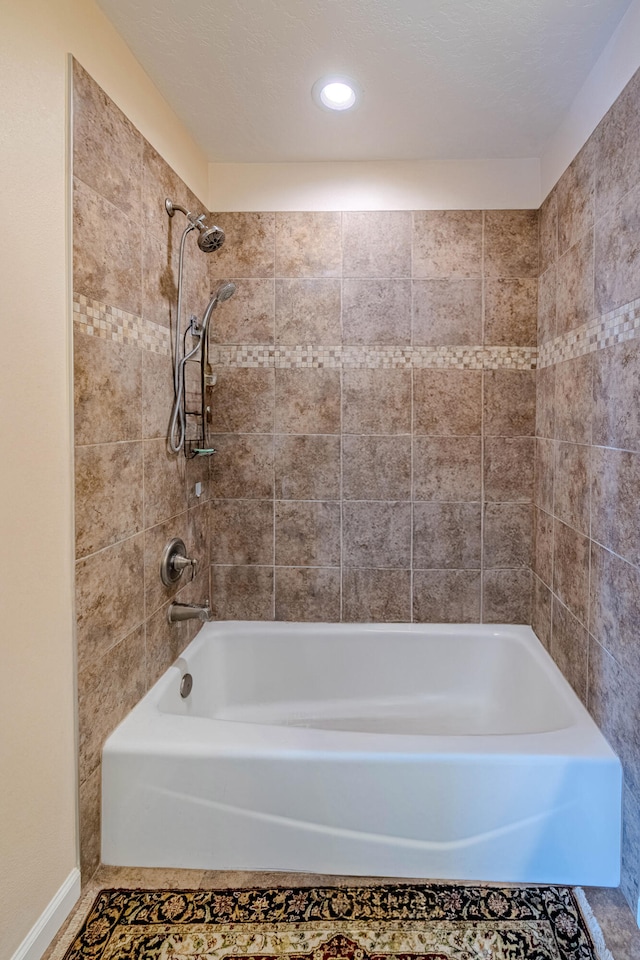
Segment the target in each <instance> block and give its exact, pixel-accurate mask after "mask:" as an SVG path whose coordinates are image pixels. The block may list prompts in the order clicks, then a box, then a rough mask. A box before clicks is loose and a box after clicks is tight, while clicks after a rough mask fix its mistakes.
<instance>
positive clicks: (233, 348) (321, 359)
mask: <svg viewBox="0 0 640 960" xmlns="http://www.w3.org/2000/svg"><path fill="white" fill-rule="evenodd" d="M209 357H210V360H211V363H212V364H213V365H215V366H221V367H288V368H294V367H295V368H301V369H304V368H320V367H322V368H330V369H331V368H333V369H370V370H371V369H383V370H384V369H396V370H397V369H411V368H413V367H415V368H431V369H454V370H498V369H511V370H532V369H534V368H535V366H536V358H537V350H536V348H535V347H475V346H469V347H466V346H465V347H410V346H407V347H400V346H397V347H396V346H389V347H386V346H380V347H374V346H370V347H359V346H340V345H336V346H312V345H307V346H295V347H278V346H272V345H254V344H242V345H223V346H220V345H218V346H212V347H211V348H210V351H209Z"/></svg>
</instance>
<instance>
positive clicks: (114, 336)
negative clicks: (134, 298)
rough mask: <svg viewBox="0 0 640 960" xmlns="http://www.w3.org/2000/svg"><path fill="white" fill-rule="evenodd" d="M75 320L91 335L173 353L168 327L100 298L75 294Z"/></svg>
mask: <svg viewBox="0 0 640 960" xmlns="http://www.w3.org/2000/svg"><path fill="white" fill-rule="evenodd" d="M73 319H74V321H75V324H76V326H77V328H78V330H80V331H81V332H82V333H84V334H86V335H88V336H90V337H100V339H102V340H111V341H113V342H114V343H125V344H130V345H134V346H135V345H137V346H140V347H142V348H143V350H148V351H149V352H150V353H159V354H162V355H164V356H167V357H168V356H170V355H171V332H170V330H169V328H168V327H163V326H162V324H160V323H153V321H151V320H143V318H142V317H138V316H136V315H135V314H133V313H127V312H126V311H125V310H120V309H118V307H111V306H109V304H107V303H102V302H101V301H100V300H92V299H91V298H90V297H85V296H83V295H82V294H74V296H73Z"/></svg>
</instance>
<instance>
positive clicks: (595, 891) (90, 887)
mask: <svg viewBox="0 0 640 960" xmlns="http://www.w3.org/2000/svg"><path fill="white" fill-rule="evenodd" d="M416 882H419V881H416V880H409V879H407V880H403V879H399V878H397V877H389V878H384V877H343V876H331V875H324V874H313V873H266V872H259V873H258V872H249V871H243V870H228V871H224V870H172V869H166V870H165V869H145V868H139V869H136V868H131V867H107V866H100V867H99V868H98V870H97V871H96V873H95V875H94V876H93V878H92V880H91V881H90V882H89V883H88V884H87V885H86V887H85V888H84V890H83V892H82V896H81V897H80V899H79V901H78V903H77V905H76V907H75V909H74V910H73V912H72V913H71V914H70V916H69V918H68V920H67V922H66V923H65V925H64V926H63V927H62V929H61V930H60V932H59V934H58V936H57V937H56V939H55V940H54V942H53V943H52V944H51V946H50V947H49V949H48V950H47V952H46V953H45V955H44V957H43V958H42V960H62V957H63V956H64V954H65V952H66V950H67V948H68V947H69V945H70V944H71V943H72V941H73V939H74V937H75V936H76V933H77V931H78V930H79V928H80V927H81V925H82V920H83V918H84V916H85V914H86V912H87V910H88V909H89V907H90V906H91V904H92V903H93V901H94V899H95V897H96V896H97V894H98V892H99V891H100V890H101V889H104V888H108V887H138V888H140V887H142V888H147V889H154V888H167V889H185V890H193V889H202V890H214V889H218V890H219V889H224V888H226V887H233V888H240V887H282V886H287V887H288V886H300V887H307V886H309V887H310V886H332V885H333V886H348V885H354V886H356V885H360V886H373V885H375V884H377V883H416ZM425 882H426V883H428V882H430V881H428V880H425ZM486 885H487V886H500V884H486ZM585 894H586V896H587V900H588V902H589V905H590V906H591V909H592V910H593V913H594V915H595V917H596V919H597V921H598V923H599V924H600V928H601V930H602V932H603V935H604V939H605V942H606V945H607V947H608V949H609V950H610V951H611V954H612V955H613V958H614V960H640V930H639V929H638V927H637V926H636V924H635V922H634V918H633V916H632V914H631V911H630V909H629V906H628V904H627V902H626V900H625V899H624V897H623V896H622V894H621V893H620V891H619V890H617V889H615V890H611V889H606V888H604V887H586V888H585Z"/></svg>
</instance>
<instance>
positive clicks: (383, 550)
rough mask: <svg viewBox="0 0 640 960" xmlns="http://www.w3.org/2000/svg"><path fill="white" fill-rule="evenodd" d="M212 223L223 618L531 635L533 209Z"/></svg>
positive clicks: (217, 565) (215, 494) (215, 490)
mask: <svg viewBox="0 0 640 960" xmlns="http://www.w3.org/2000/svg"><path fill="white" fill-rule="evenodd" d="M214 219H215V220H216V222H217V223H218V224H219V225H220V226H221V227H223V228H224V230H225V231H226V232H227V242H226V244H225V246H224V247H223V248H222V250H221V251H220V253H219V254H218V255H216V256H215V257H212V258H211V260H210V269H211V280H212V283H217V282H219V281H220V280H221V279H223V278H225V279H226V278H229V279H233V280H235V282H236V284H237V288H238V289H237V294H236V296H235V297H234V298H233V299H232V300H229V301H227V302H226V303H224V304H222V305H221V306H220V307H219V308H218V309H217V310H216V312H215V313H214V315H213V327H212V335H211V336H212V342H213V344H214V346H213V347H212V350H211V360H212V364H213V367H214V372H215V375H216V377H217V382H216V385H215V386H214V388H213V389H212V390H211V392H210V402H211V408H212V414H211V426H210V429H211V431H212V434H213V435H214V436H213V440H212V442H213V444H214V446H215V447H216V448H217V450H218V453H217V455H216V456H215V457H214V458H213V460H212V463H211V497H212V499H211V502H210V504H209V509H210V520H211V559H212V567H211V578H212V583H211V598H212V604H213V607H214V610H215V613H216V615H217V616H218V617H219V618H221V619H233V618H242V619H248V618H250V619H264V620H269V619H273V618H275V619H282V620H325V621H338V620H345V621H369V620H378V621H411V620H414V621H466V622H469V621H471V622H477V621H485V622H505V621H506V622H515V623H528V622H529V620H530V595H531V572H530V550H531V529H532V523H531V518H532V506H531V500H532V489H533V460H534V427H535V371H534V369H533V367H534V365H535V361H534V357H535V345H536V313H537V277H538V215H537V212H534V211H486V212H482V211H471V212H468V211H456V212H450V211H449V212H423V211H416V212H414V213H411V212H390V213H340V212H336V213H271V214H269V213H235V214H233V213H231V214H229V213H227V214H219V215H214Z"/></svg>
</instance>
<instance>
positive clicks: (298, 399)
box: [275, 369, 342, 434]
mask: <svg viewBox="0 0 640 960" xmlns="http://www.w3.org/2000/svg"><path fill="white" fill-rule="evenodd" d="M341 396H342V392H341V373H340V371H339V370H287V369H279V370H276V372H275V429H276V433H304V434H310V433H340V423H341V413H340V410H341V407H340V404H341Z"/></svg>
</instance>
